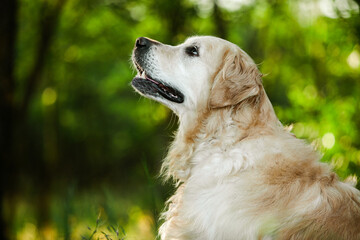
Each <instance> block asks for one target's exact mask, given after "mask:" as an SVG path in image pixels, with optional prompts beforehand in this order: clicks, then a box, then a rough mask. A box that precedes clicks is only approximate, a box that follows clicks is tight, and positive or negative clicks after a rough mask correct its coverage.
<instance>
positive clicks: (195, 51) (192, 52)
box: [185, 46, 199, 57]
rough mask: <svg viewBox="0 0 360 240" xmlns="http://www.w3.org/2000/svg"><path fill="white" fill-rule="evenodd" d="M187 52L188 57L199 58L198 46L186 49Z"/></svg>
mask: <svg viewBox="0 0 360 240" xmlns="http://www.w3.org/2000/svg"><path fill="white" fill-rule="evenodd" d="M185 52H186V54H187V55H189V56H192V57H198V56H199V49H198V47H197V46H191V47H187V48H186V49H185Z"/></svg>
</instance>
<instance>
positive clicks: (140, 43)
mask: <svg viewBox="0 0 360 240" xmlns="http://www.w3.org/2000/svg"><path fill="white" fill-rule="evenodd" d="M135 45H136V47H137V48H146V47H149V45H150V41H149V40H148V39H147V38H144V37H139V38H138V39H136V42H135Z"/></svg>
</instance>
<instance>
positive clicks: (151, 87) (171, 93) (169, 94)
mask: <svg viewBox="0 0 360 240" xmlns="http://www.w3.org/2000/svg"><path fill="white" fill-rule="evenodd" d="M135 66H136V68H137V69H138V71H139V75H137V76H136V77H135V78H134V79H133V80H132V82H131V85H132V86H133V87H134V88H135V89H137V90H138V91H139V92H140V93H142V94H144V95H150V96H154V97H158V96H162V97H163V98H165V99H167V100H169V101H172V102H176V103H182V102H184V95H183V94H182V93H181V92H180V91H179V90H177V89H175V88H174V87H171V86H169V85H168V84H166V83H164V82H162V81H159V80H157V79H154V78H152V77H151V76H150V75H148V74H146V73H145V71H144V70H143V69H142V68H141V67H140V66H138V64H137V63H135Z"/></svg>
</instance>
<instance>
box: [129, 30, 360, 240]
mask: <svg viewBox="0 0 360 240" xmlns="http://www.w3.org/2000/svg"><path fill="white" fill-rule="evenodd" d="M132 60H133V63H134V66H135V67H136V68H137V70H138V75H137V76H136V77H135V78H134V79H133V80H132V86H133V87H134V88H135V90H136V91H138V92H139V93H140V94H142V95H144V96H145V97H148V98H151V99H154V100H156V101H158V102H161V103H163V104H165V105H166V106H167V107H169V108H170V109H171V110H173V111H174V112H175V113H176V114H177V115H178V117H179V121H180V123H179V129H178V131H177V133H176V137H175V139H174V141H173V143H172V145H171V147H170V149H169V153H168V155H167V157H166V158H165V160H164V163H163V165H162V170H161V171H162V174H163V176H164V177H165V178H166V179H169V178H173V179H174V180H175V181H176V184H177V185H176V186H177V190H176V193H175V194H174V195H173V196H172V197H171V198H170V199H169V201H168V207H167V210H166V211H165V212H164V213H163V219H164V223H163V224H162V226H161V227H160V230H159V235H160V237H161V239H178V240H180V239H199V240H200V239H203V240H221V239H225V240H230V239H249V240H253V239H336V240H338V239H360V192H359V191H358V190H357V189H355V188H354V187H352V186H350V185H347V184H345V183H343V182H340V181H339V180H338V177H337V175H336V174H335V173H333V172H332V171H331V169H330V167H329V166H328V165H326V164H324V163H321V162H319V159H320V157H319V154H318V153H317V152H316V151H314V150H313V148H312V147H311V146H309V145H308V144H306V143H305V142H304V141H303V140H300V139H297V138H296V137H294V136H293V134H291V133H289V131H288V130H285V128H284V127H283V126H282V125H281V123H280V122H279V120H278V118H277V117H276V115H275V112H274V109H273V107H272V105H271V103H270V101H269V98H268V97H267V95H266V93H265V90H264V88H263V85H262V75H261V73H260V72H259V70H258V68H257V66H256V64H255V63H254V61H253V60H252V59H251V58H250V57H249V56H248V55H247V54H246V53H245V52H244V51H243V50H241V49H240V48H239V47H238V46H236V45H235V44H232V43H230V42H228V41H226V40H223V39H220V38H216V37H210V36H202V37H191V38H188V39H187V40H186V41H185V42H184V43H183V44H181V45H178V46H169V45H165V44H162V43H160V42H158V41H155V40H151V39H149V38H144V37H141V38H138V39H137V40H136V43H135V48H134V51H133V55H132Z"/></svg>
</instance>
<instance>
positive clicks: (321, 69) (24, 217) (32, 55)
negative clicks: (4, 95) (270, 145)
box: [0, 0, 360, 239]
mask: <svg viewBox="0 0 360 240" xmlns="http://www.w3.org/2000/svg"><path fill="white" fill-rule="evenodd" d="M17 3H18V5H17V15H16V16H15V18H16V22H17V25H16V27H17V28H16V33H17V35H16V41H15V44H14V53H15V61H14V63H13V65H12V69H13V72H12V78H13V79H12V80H13V82H14V88H13V91H12V92H11V93H10V94H9V96H10V100H11V101H10V102H11V104H10V106H11V109H13V110H12V112H13V118H12V123H13V124H11V126H9V128H10V130H9V131H10V134H11V136H12V138H10V139H12V140H11V143H10V144H11V145H9V146H11V147H10V148H11V149H10V148H9V149H2V151H9V154H10V155H11V156H12V157H11V158H9V159H8V160H7V161H11V162H8V163H7V165H6V166H9V168H8V169H6V170H4V171H6V172H5V173H4V174H5V175H4V174H3V175H4V176H6V179H5V181H6V182H5V187H4V189H3V194H2V195H3V203H2V206H3V218H4V219H5V226H6V227H5V233H4V234H5V235H6V236H7V238H8V239H81V236H82V235H83V236H85V235H86V234H88V235H91V231H90V230H89V229H94V227H95V223H96V221H97V218H98V214H99V212H101V213H102V217H101V222H102V221H103V222H102V225H101V226H100V228H103V229H105V230H102V231H107V230H106V227H107V226H110V225H113V226H122V227H124V229H125V232H126V235H127V237H126V238H127V239H152V238H154V237H155V235H156V229H157V227H158V224H159V223H158V220H157V219H158V217H159V213H160V211H161V210H162V208H163V207H164V201H165V200H166V198H167V197H168V196H169V195H170V194H171V193H172V188H171V186H168V185H161V184H160V183H159V180H158V179H157V178H156V175H157V172H158V170H159V166H160V164H161V159H162V158H163V157H164V155H165V154H166V150H167V145H168V143H169V141H170V140H171V138H170V136H171V133H172V132H173V131H174V130H175V129H176V122H177V120H176V117H175V116H174V115H173V114H172V113H171V112H170V111H169V110H168V109H166V108H165V107H164V106H162V105H160V104H158V103H155V102H152V101H149V100H147V99H144V98H141V97H139V96H138V95H137V94H135V93H134V91H133V90H132V89H131V87H130V85H129V82H130V81H131V79H132V78H133V76H134V74H135V71H134V70H132V68H131V67H130V65H131V64H130V61H129V59H130V55H131V51H132V48H133V45H134V41H135V39H136V38H137V37H140V36H148V37H151V38H154V39H157V40H159V41H162V42H165V43H167V44H178V43H181V42H182V41H184V40H185V39H186V38H187V37H188V36H191V35H215V36H219V37H223V38H226V39H227V40H229V41H231V42H234V43H236V44H238V45H239V46H240V47H241V48H243V49H244V50H245V51H246V52H248V53H249V55H250V56H252V57H253V58H254V60H255V62H257V63H259V68H260V70H261V71H262V72H263V73H264V74H265V77H264V80H263V82H264V85H265V89H266V91H267V93H268V95H269V97H270V99H271V101H272V103H273V105H274V107H275V111H276V113H277V115H278V117H279V119H280V120H281V121H282V122H283V123H284V124H285V125H290V124H293V132H294V133H295V134H296V135H297V137H299V138H304V139H307V140H308V141H309V142H311V143H313V144H314V146H315V147H317V148H318V149H319V151H321V152H322V153H323V156H324V157H323V161H324V162H329V163H330V164H331V165H332V166H333V167H334V169H335V171H336V172H337V173H338V174H339V176H340V177H341V178H342V179H345V178H347V177H349V176H350V177H351V178H352V179H357V177H360V133H359V131H360V111H359V110H360V108H359V102H360V81H359V80H360V17H359V1H357V2H356V1H352V0H334V1H332V0H302V1H301V0H294V1H285V0H278V1H275V0H268V1H266V0H231V1H226V0H222V1H220V0H218V1H217V0H199V1H196V0H173V1H166V0H157V1H155V0H137V1H135V0H86V1H85V0H67V1H65V0H54V1H51V0H37V1H33V0H18V1H17ZM0 38H1V36H0ZM32 80H33V82H32ZM27 93H29V96H28V97H26V94H27ZM5 123H6V122H5ZM3 127H4V126H3ZM5 127H6V126H5ZM88 227H89V228H88ZM97 237H99V238H100V239H105V235H104V234H101V231H100V230H99V231H98V233H97ZM96 239H97V238H96Z"/></svg>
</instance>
